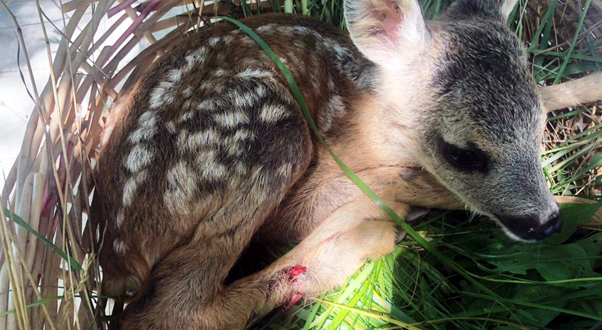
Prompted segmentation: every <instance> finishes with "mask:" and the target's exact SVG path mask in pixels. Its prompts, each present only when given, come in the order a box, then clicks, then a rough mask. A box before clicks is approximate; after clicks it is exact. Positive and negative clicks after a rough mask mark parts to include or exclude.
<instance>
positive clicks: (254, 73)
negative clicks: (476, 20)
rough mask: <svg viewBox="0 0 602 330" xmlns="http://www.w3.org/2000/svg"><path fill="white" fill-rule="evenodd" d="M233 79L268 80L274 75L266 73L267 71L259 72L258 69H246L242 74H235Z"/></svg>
mask: <svg viewBox="0 0 602 330" xmlns="http://www.w3.org/2000/svg"><path fill="white" fill-rule="evenodd" d="M234 77H235V78H241V79H250V78H268V79H273V78H274V75H273V74H272V72H270V71H267V70H259V69H252V68H248V69H246V70H245V71H243V72H239V73H237V74H236V75H235V76H234Z"/></svg>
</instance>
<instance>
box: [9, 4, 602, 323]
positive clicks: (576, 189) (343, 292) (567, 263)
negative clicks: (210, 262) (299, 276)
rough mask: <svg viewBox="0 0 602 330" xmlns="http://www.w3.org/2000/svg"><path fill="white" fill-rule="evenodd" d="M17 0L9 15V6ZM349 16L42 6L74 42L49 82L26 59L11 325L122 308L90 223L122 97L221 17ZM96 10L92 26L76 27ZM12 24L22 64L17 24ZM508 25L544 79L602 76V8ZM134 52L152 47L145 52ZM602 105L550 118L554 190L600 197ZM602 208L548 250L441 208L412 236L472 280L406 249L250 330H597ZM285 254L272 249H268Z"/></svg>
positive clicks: (313, 11) (61, 52) (587, 209)
mask: <svg viewBox="0 0 602 330" xmlns="http://www.w3.org/2000/svg"><path fill="white" fill-rule="evenodd" d="M6 2H7V1H6V0H2V1H1V5H2V6H1V7H2V8H4V10H8V11H10V10H9V9H8V7H7V6H6ZM450 2H451V1H445V0H423V1H422V5H423V9H424V14H425V16H427V17H434V16H436V15H438V14H439V13H440V12H441V11H443V10H444V9H445V7H447V6H448V5H449V3H450ZM342 8H343V7H342V0H323V1H317V0H299V1H296V0H283V1H280V0H266V1H261V2H257V1H254V2H253V1H248V2H245V1H244V0H241V1H239V0H228V1H220V2H209V1H207V2H205V1H204V0H194V1H191V0H187V1H183V0H149V1H145V2H141V1H133V0H120V1H117V2H116V3H115V1H114V0H98V1H89V0H72V1H69V2H65V3H63V4H62V9H63V11H64V12H65V13H69V14H70V16H71V18H70V19H69V20H68V21H67V22H66V23H65V25H61V26H56V25H55V23H53V22H49V21H48V20H46V19H45V16H44V13H43V11H42V10H41V9H40V8H39V7H38V8H37V10H38V11H39V13H40V22H41V23H42V26H43V27H45V29H57V30H59V31H60V34H61V35H62V36H63V38H62V40H61V42H60V44H59V48H58V50H57V51H56V53H55V54H53V55H50V56H49V67H50V68H51V76H50V79H49V81H48V83H47V85H46V86H45V87H43V88H41V89H38V88H37V87H36V85H35V83H33V78H32V73H31V72H32V71H31V68H30V66H29V61H27V62H26V63H24V66H25V69H24V70H23V77H24V80H25V81H27V82H28V84H29V86H32V87H31V88H30V89H29V96H30V97H31V98H32V99H33V100H34V102H35V104H36V106H35V108H34V109H33V112H32V115H31V117H30V121H29V123H28V124H27V129H26V134H25V137H24V141H23V144H22V148H21V153H20V155H19V158H18V160H17V162H16V163H15V165H14V166H13V168H12V170H11V171H10V173H9V174H8V176H7V178H6V184H5V187H4V190H3V192H2V197H1V203H2V208H0V216H1V219H2V222H1V226H0V237H1V241H2V251H3V253H2V256H1V257H0V264H1V265H2V268H1V270H0V313H2V314H1V315H2V318H0V328H6V329H16V328H19V329H71V328H73V329H97V328H98V329H101V328H107V321H108V320H110V319H111V317H112V316H111V315H112V313H113V310H114V308H115V309H120V308H122V307H123V306H122V305H121V304H119V303H117V304H115V302H114V301H113V300H112V299H111V298H112V297H102V296H99V295H98V291H97V288H98V287H99V282H100V280H101V278H102V272H101V271H100V270H99V266H98V263H97V259H96V253H97V251H94V249H93V245H94V244H93V242H94V241H95V240H97V239H99V237H100V233H93V232H90V231H89V230H88V221H87V213H88V209H89V206H90V201H91V198H92V196H93V191H94V178H93V176H92V175H91V173H92V169H93V168H94V165H95V159H96V157H97V156H98V147H99V143H100V134H101V132H102V130H103V127H104V123H105V117H106V115H107V112H108V111H109V109H110V105H111V104H112V102H113V100H114V99H116V98H117V97H118V96H119V93H120V91H123V90H126V89H128V87H129V86H131V85H132V84H133V83H134V82H135V81H136V80H137V79H139V77H140V76H141V74H142V73H144V70H145V69H146V68H147V67H148V66H149V64H151V63H152V62H153V61H155V60H156V59H157V58H158V57H160V56H162V55H164V54H165V53H166V51H167V50H169V49H170V48H171V47H172V46H173V45H175V44H176V43H178V42H179V41H180V40H181V38H187V37H190V35H191V34H194V33H196V32H195V31H196V30H198V29H205V28H210V27H208V26H210V25H212V24H222V23H217V22H218V21H219V20H218V19H217V17H219V16H231V17H234V18H242V17H245V16H249V15H257V14H261V13H264V12H272V11H276V12H289V13H293V12H294V13H297V14H300V15H309V16H313V17H316V18H317V19H320V20H324V21H326V22H329V23H330V24H333V25H336V26H338V27H340V28H344V27H345V26H344V20H343V16H342ZM86 13H91V20H90V21H89V22H87V24H85V28H83V29H81V30H78V29H77V26H78V24H82V23H86V22H81V20H82V17H83V16H84V14H86ZM11 15H12V13H11ZM12 17H13V18H14V23H15V28H16V29H17V35H18V37H19V38H20V47H21V48H20V51H21V52H23V54H24V55H25V57H26V58H27V57H28V53H27V42H26V40H23V37H22V34H21V33H20V28H19V17H14V16H12ZM107 17H112V19H111V21H110V22H111V25H110V27H109V28H108V30H107V31H106V32H104V33H100V32H99V31H98V30H97V28H96V27H97V26H98V25H99V22H100V21H101V20H102V19H106V18H107ZM509 25H510V27H511V28H512V29H513V30H514V31H516V33H517V35H518V36H519V38H521V39H522V40H523V41H524V43H525V44H526V45H527V47H528V53H529V55H530V61H531V68H532V73H533V75H534V77H535V79H536V81H537V82H538V83H540V84H542V85H550V84H556V83H559V82H563V81H567V80H571V79H575V78H578V77H581V76H584V75H587V74H588V73H591V72H593V71H597V70H600V69H602V68H601V66H602V55H600V54H602V38H600V36H601V35H602V2H601V1H600V0H568V1H563V2H560V1H557V0H521V1H520V3H519V5H518V6H517V8H516V10H515V11H514V12H513V13H512V15H511V17H510V20H509ZM43 33H44V37H45V38H46V40H47V36H46V31H45V30H44V32H43ZM159 36H161V37H159ZM139 48H144V50H142V51H141V52H140V53H137V54H134V53H135V52H134V50H135V49H139ZM48 51H49V54H52V52H50V49H48ZM30 80H31V81H30ZM601 88H602V86H601ZM599 106H600V104H591V105H588V106H584V107H580V108H573V109H566V110H562V111H557V112H554V113H551V114H550V115H549V118H548V125H547V127H546V133H545V141H544V145H543V147H544V148H543V149H544V151H543V154H542V161H543V165H544V171H545V174H546V176H547V178H548V181H549V184H550V189H551V190H552V191H553V192H554V193H555V194H557V195H563V196H583V197H586V198H589V199H592V200H594V201H595V200H600V196H601V187H602V180H601V178H600V174H601V165H602V155H600V146H601V142H602V122H601V120H600V118H601V117H600V115H599V113H600V111H601V109H599ZM599 206H600V203H595V202H593V203H591V204H566V205H563V206H562V213H563V217H564V219H565V222H566V224H565V228H563V233H562V234H561V235H557V236H555V237H552V238H550V239H548V240H547V241H546V242H544V243H543V244H539V245H521V244H516V243H513V242H510V241H508V239H507V238H506V237H505V236H504V234H503V233H501V231H500V230H499V229H498V228H497V227H496V226H494V225H492V224H491V223H490V222H486V221H473V219H472V217H471V216H469V215H467V214H465V213H461V212H442V213H436V214H434V215H433V216H432V217H431V218H430V219H429V220H427V221H425V222H423V223H422V224H420V226H419V227H418V228H417V230H419V231H420V233H421V235H422V236H423V237H424V238H426V239H427V240H428V241H429V242H430V244H431V245H433V246H435V247H436V248H437V250H438V251H440V252H441V253H442V254H443V255H444V256H445V257H446V258H449V259H451V260H453V261H455V262H456V263H457V264H458V265H459V266H460V267H461V268H462V270H463V274H460V273H458V272H456V271H454V270H452V269H450V268H449V267H447V266H446V265H445V264H444V263H442V262H441V260H440V259H439V258H437V257H435V256H434V255H432V254H430V253H428V252H426V251H425V250H424V248H423V247H422V246H421V245H420V244H418V243H416V242H415V241H412V240H406V241H404V242H403V243H402V244H400V245H399V247H398V249H397V251H396V252H395V253H394V254H392V255H390V256H387V257H386V258H382V259H379V260H373V261H371V262H368V263H367V264H366V265H365V266H364V267H363V268H362V269H361V270H360V271H359V272H358V273H357V274H356V275H354V276H353V277H352V278H351V279H350V280H349V282H348V283H347V284H346V285H345V286H344V287H342V288H340V289H339V290H337V291H335V292H331V293H329V294H326V295H324V296H323V297H321V298H319V299H317V300H315V301H307V302H305V303H301V304H298V305H297V306H295V307H294V308H293V309H292V310H291V311H289V312H287V313H282V312H279V311H276V312H274V313H272V314H271V315H270V316H269V317H267V318H265V319H264V320H262V321H261V322H260V323H259V324H257V325H255V326H254V328H255V329H406V328H407V329H423V328H424V329H426V328H428V329H430V328H433V329H489V328H496V329H596V328H601V327H602V299H601V298H602V262H601V260H602V233H600V230H601V228H602V226H600V223H599V222H598V223H596V222H590V219H591V218H592V216H593V215H594V214H595V213H596V212H597V210H598V208H599ZM598 220H600V219H599V218H598ZM289 248H290V246H271V247H268V248H267V250H268V252H269V253H268V255H271V256H272V257H273V258H275V257H277V256H278V255H281V254H283V253H284V252H285V251H286V250H287V249H289ZM469 279H470V280H469ZM475 281H476V282H478V283H480V286H482V287H486V288H487V292H484V291H483V290H480V289H478V287H476V286H475V285H474V282H475Z"/></svg>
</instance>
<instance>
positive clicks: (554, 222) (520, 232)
mask: <svg viewBox="0 0 602 330" xmlns="http://www.w3.org/2000/svg"><path fill="white" fill-rule="evenodd" d="M498 219H499V220H500V221H501V222H502V224H503V225H504V226H505V227H506V228H508V229H509V230H510V231H511V232H512V233H513V234H514V235H516V236H518V237H520V238H522V239H525V240H529V241H533V240H536V241H538V240H542V239H544V238H547V237H550V236H552V234H555V233H558V232H560V228H561V227H562V220H561V219H560V212H558V211H556V212H554V213H552V214H551V215H550V217H549V218H548V220H547V221H546V222H544V223H540V222H539V221H538V219H537V217H511V216H498Z"/></svg>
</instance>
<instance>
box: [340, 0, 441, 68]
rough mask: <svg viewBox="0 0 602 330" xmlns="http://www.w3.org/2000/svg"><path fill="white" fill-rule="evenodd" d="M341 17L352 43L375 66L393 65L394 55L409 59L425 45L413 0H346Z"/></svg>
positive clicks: (422, 25) (423, 27)
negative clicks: (343, 19)
mask: <svg viewBox="0 0 602 330" xmlns="http://www.w3.org/2000/svg"><path fill="white" fill-rule="evenodd" d="M345 19H346V20H347V28H348V29H349V34H350V35H351V39H352V40H353V42H354V44H355V45H356V46H357V47H358V49H359V50H360V51H361V52H362V53H363V54H364V55H365V56H366V57H367V58H368V59H370V60H371V61H373V62H375V63H377V64H379V65H383V66H384V65H386V66H390V65H395V63H392V58H393V56H395V55H396V54H399V55H402V56H403V57H404V58H411V57H412V56H411V55H413V54H418V53H419V52H420V50H422V49H423V48H424V47H425V46H426V45H427V44H428V40H429V33H428V30H427V28H426V24H425V22H424V19H423V17H422V12H421V10H420V5H419V4H418V1H417V0H346V1H345Z"/></svg>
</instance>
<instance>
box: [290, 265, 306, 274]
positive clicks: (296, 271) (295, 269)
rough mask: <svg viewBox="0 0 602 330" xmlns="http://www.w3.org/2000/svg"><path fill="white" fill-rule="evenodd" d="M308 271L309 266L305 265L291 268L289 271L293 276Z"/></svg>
mask: <svg viewBox="0 0 602 330" xmlns="http://www.w3.org/2000/svg"><path fill="white" fill-rule="evenodd" d="M306 271H307V267H304V266H295V267H293V268H291V269H290V270H289V271H288V273H289V275H291V276H299V275H301V274H303V273H305V272H306Z"/></svg>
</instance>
